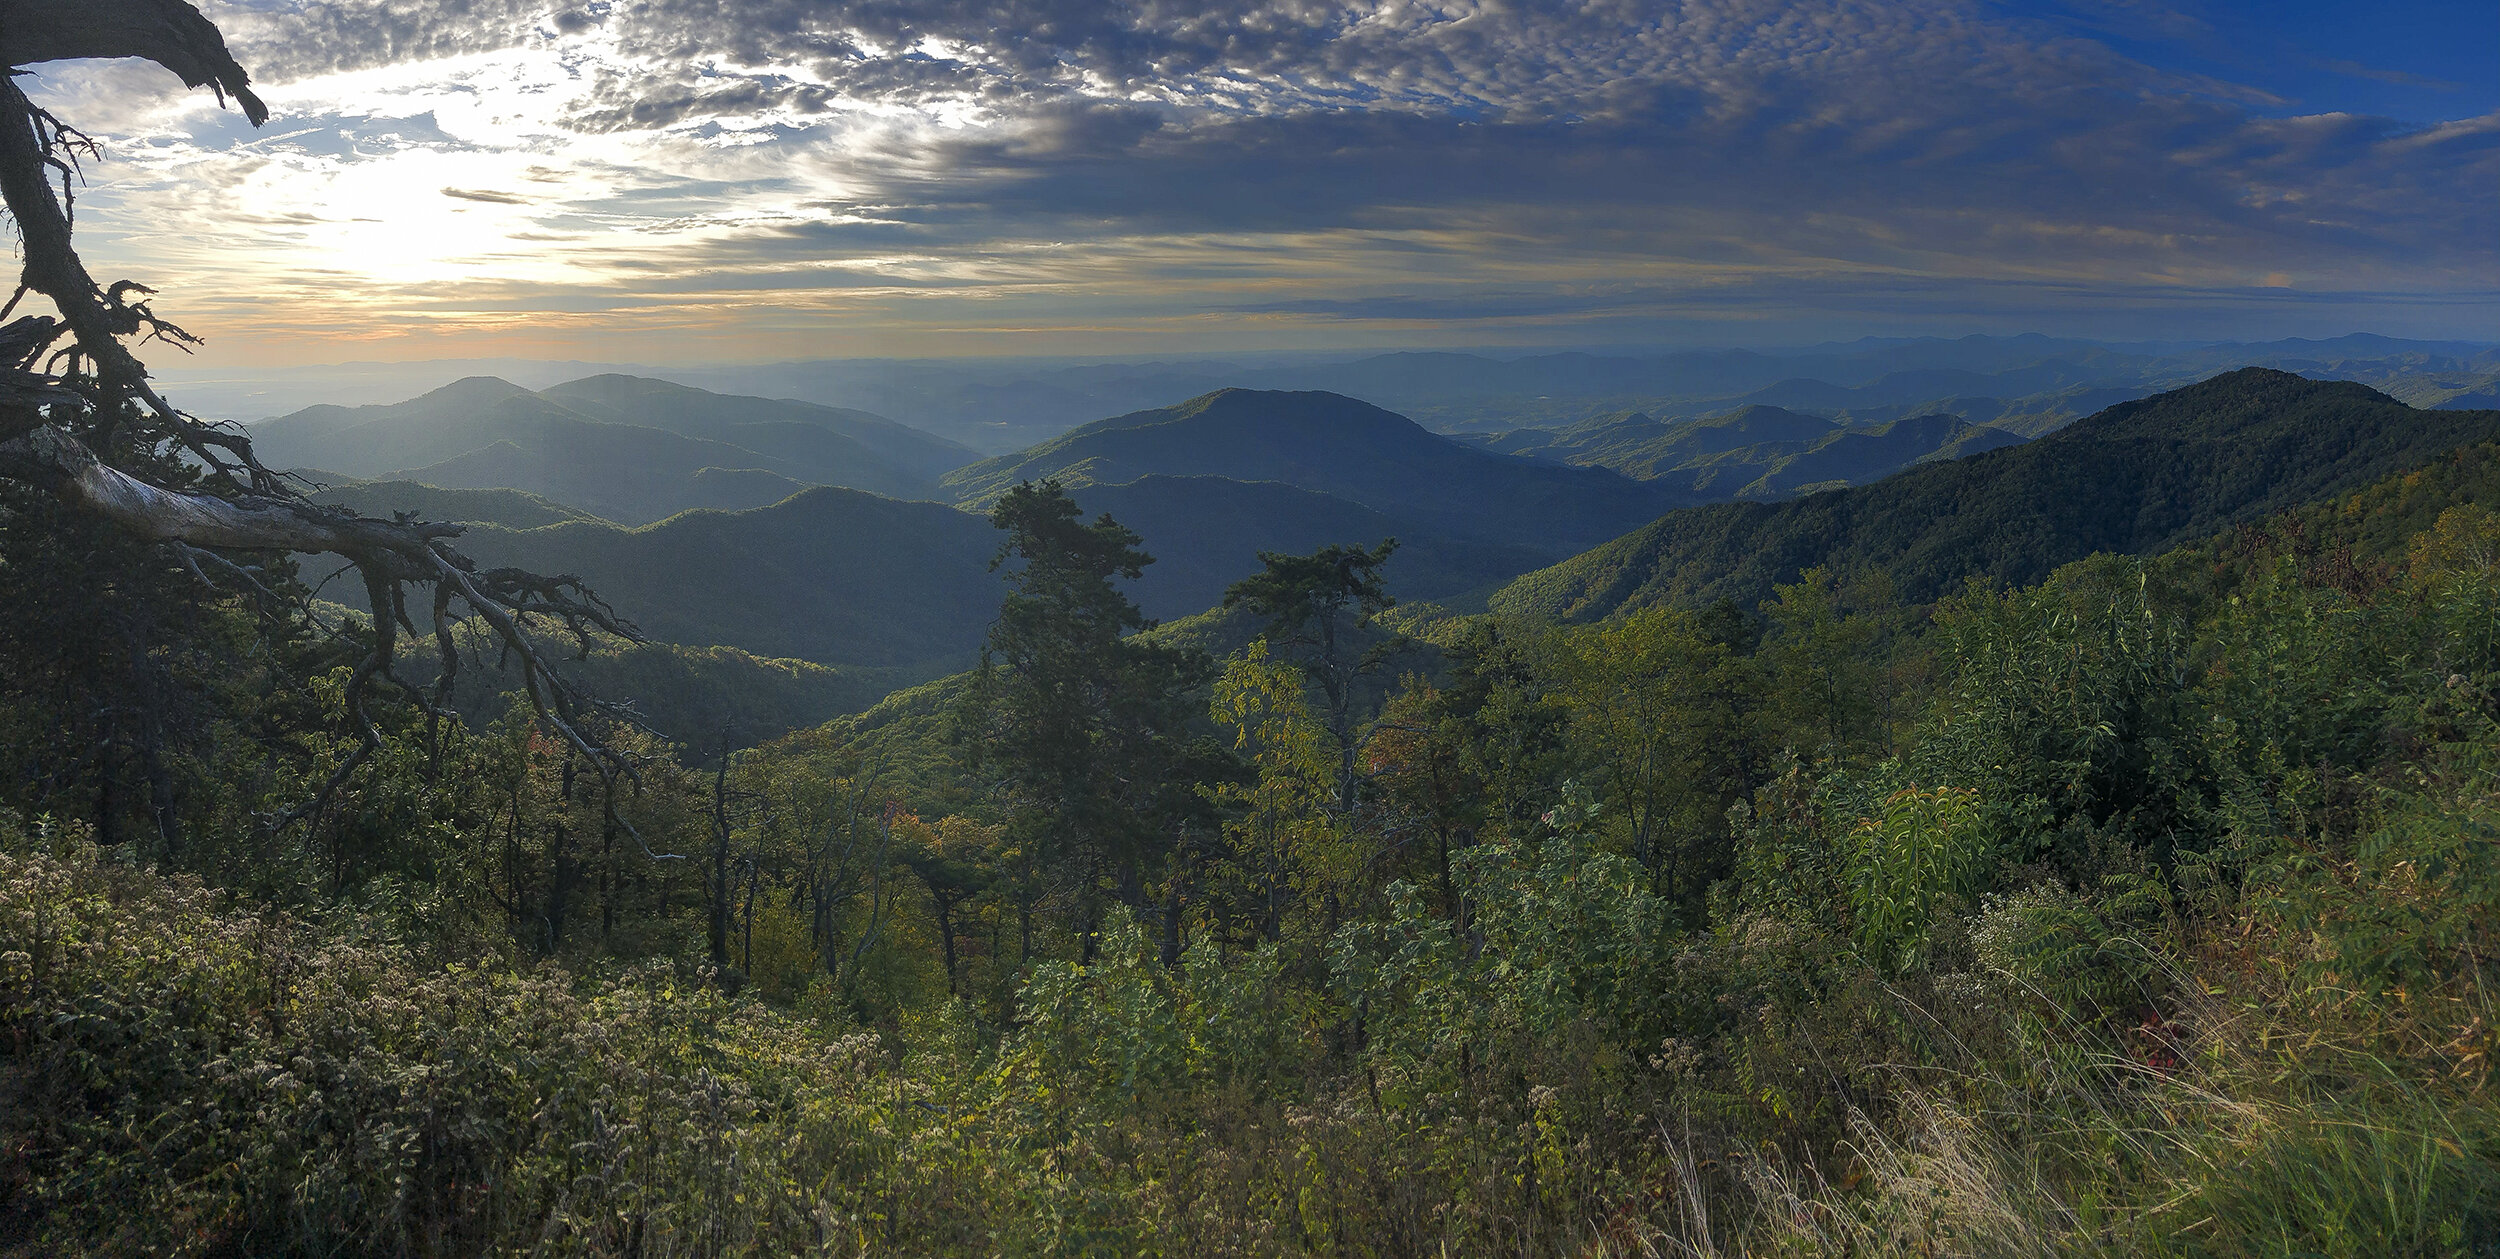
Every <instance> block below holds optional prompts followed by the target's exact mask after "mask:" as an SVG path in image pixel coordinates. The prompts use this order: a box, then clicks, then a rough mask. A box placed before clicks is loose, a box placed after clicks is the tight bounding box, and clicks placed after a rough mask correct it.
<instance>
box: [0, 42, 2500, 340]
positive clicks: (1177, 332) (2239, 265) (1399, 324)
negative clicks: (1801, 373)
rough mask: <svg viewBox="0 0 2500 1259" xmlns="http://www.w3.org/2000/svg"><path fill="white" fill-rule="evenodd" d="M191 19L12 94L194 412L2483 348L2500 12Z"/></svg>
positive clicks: (2493, 301)
mask: <svg viewBox="0 0 2500 1259" xmlns="http://www.w3.org/2000/svg"><path fill="white" fill-rule="evenodd" d="M568 5H569V6H571V7H568ZM201 7H202V8H203V10H204V11H206V12H207V13H208V14H209V15H210V17H212V18H213V19H214V20H216V22H217V23H218V24H219V25H220V26H221V27H222V28H223V29H224V30H225V32H226V34H227V37H228V42H229V45H230V46H231V47H232V49H233V50H234V52H235V54H236V56H237V58H238V59H239V60H240V61H241V62H242V63H243V64H244V66H245V67H246V68H247V69H248V70H249V71H250V72H251V74H252V77H253V80H254V82H255V84H256V85H258V86H259V87H260V90H261V93H262V95H263V96H264V98H265V99H266V100H267V102H268V104H269V106H270V108H271V110H272V113H273V116H272V118H271V119H270V121H269V123H268V125H267V126H265V127H262V128H260V129H258V130H255V129H253V128H252V127H250V126H249V125H248V124H247V123H246V122H245V121H244V119H243V118H242V117H241V115H240V114H238V113H236V112H234V111H232V110H227V109H221V108H220V107H219V106H218V103H217V101H216V100H215V99H214V98H213V97H212V96H211V95H210V94H209V93H208V92H206V91H205V90H202V91H195V92H185V91H184V90H183V89H182V88H181V85H180V83H179V82H178V81H177V80H175V79H174V78H173V77H172V76H171V75H169V74H167V73H165V72H164V71H162V70H159V69H157V68H156V67H154V66H152V65H149V64H147V63H144V62H136V61H118V62H78V63H59V64H54V65H48V66H44V67H40V68H39V70H38V73H37V75H36V76H35V77H34V78H33V80H31V81H30V90H31V91H33V92H34V94H35V95H36V96H37V98H38V100H39V101H40V102H42V103H44V104H46V105H47V106H48V107H50V108H52V109H53V111H54V112H55V113H56V114H58V115H59V116H61V117H62V118H63V119H64V120H66V121H68V122H69V123H71V124H72V125H74V126H77V127H79V128H80V129H82V130H83V131H85V132H87V133H88V134H89V135H91V136H93V137H95V138H96V139H97V140H99V141H100V142H101V143H102V155H101V156H100V157H99V158H96V159H92V160H89V161H88V162H86V163H85V165H84V171H83V173H84V176H85V180H86V183H85V185H84V186H83V187H81V188H80V189H79V196H78V200H77V224H78V229H79V239H80V241H81V247H82V249H83V250H84V251H85V253H86V255H87V257H88V261H89V263H90V265H91V268H92V269H93V270H94V271H95V272H96V273H97V274H98V276H99V278H100V279H102V280H105V281H106V282H110V281H111V280H114V279H120V278H130V279H136V280H141V281H144V282H146V283H148V284H149V285H151V286H152V287H155V288H157V289H159V290H160V291H161V294H162V295H161V296H160V297H159V298H158V299H157V303H156V305H157V309H158V311H159V313H160V314H162V315H165V316H166V317H168V318H171V319H173V320H174V321H176V322H178V323H181V324H182V325H184V326H185V327H187V328H189V329H190V330H191V331H193V332H195V333H199V334H201V335H204V336H206V337H207V338H208V339H209V345H208V347H207V348H206V349H205V350H203V351H202V355H201V362H202V364H231V365H238V366H246V367H248V366H253V365H265V366H280V365H288V364H302V363H330V362H342V361H351V360H360V359H377V360H399V359H409V360H413V359H428V358H451V357H470V356H512V357H524V358H534V357H543V358H570V359H587V360H597V361H630V362H641V363H654V364H665V363H701V362H751V361H773V360H787V359H800V358H840V357H871V356H908V357H923V356H927V357H942V356H955V355H987V354H1032V355H1043V354H1050V355H1177V354H1205V353H1221V352H1246V351H1254V350H1360V349H1369V348H1392V347H1411V346H1434V347H1467V346H1482V347H1520V348H1532V347H1559V346H1587V345H1605V346H1617V347H1620V346H1638V345H1657V346H1659V347H1661V348H1665V347H1675V346H1690V345H1768V344H1791V343H1801V342H1807V341H1816V340H1823V339H1831V338H1841V337H1849V336H1859V335H1870V334H1873V335H1895V334H1903V333H1936V334H1942V335H1959V334H1963V333H1969V332H2019V331H2046V332H2052V333H2060V334H2066V335H2079V336H2096V337H2103V338H2108V339H2117V340H2140V339H2208V338H2209V339H2217V340H2219V339H2254V338H2262V337H2274V336H2293V335H2306V336H2327V335H2335V334H2339V333H2343V332H2350V331H2373V332H2381V333H2387V334H2390V335H2397V336H2416V337H2429V338H2443V339H2444V338H2462V339H2477V340H2500V4H2493V3H2491V2H2490V0H2451V2H2447V3H2404V2H2394V3H2374V4H2369V5H2359V4H2352V3H2349V0H2346V2H2344V3H2325V2H2323V0H2277V2H2275V3H2267V4H2262V5H2261V4H2256V3H2231V4H2224V3H2210V4H2209V3H2199V2H2197V0H2185V2H2183V3H2179V4H2166V5H2164V4H2152V3H2144V2H2142V0H2030V2H2021V3H2017V2H2012V0H2003V2H2000V0H1887V2H1883V3H1827V4H1813V5H1797V4H1783V3H1772V2H1769V0H1633V2H1623V0H1582V2H1574V0H1554V2H1549V3H1525V2H1512V0H1445V2H1440V3H1418V2H1412V0H1386V2H1373V3H1364V2H1359V0H1341V2H1336V3H1329V2H1324V0H1234V2H1218V0H1202V2H1191V0H1129V2H1127V3H1099V2H1095V0H862V2H860V3H850V4H837V3H817V2H814V0H556V2H555V3H553V4H550V3H547V2H545V0H211V2H209V3H205V4H203V5H202V6H201Z"/></svg>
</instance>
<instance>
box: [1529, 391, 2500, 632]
mask: <svg viewBox="0 0 2500 1259" xmlns="http://www.w3.org/2000/svg"><path fill="white" fill-rule="evenodd" d="M2495 436H2500V411H2445V410H2441V411H2426V410H2416V409H2414V408H2412V407H2408V406H2406V405H2404V404H2403V403H2401V402H2398V401H2396V400H2395V399H2393V398H2389V397H2387V396H2386V395H2384V394H2381V393H2379V392H2377V391H2375V390H2372V389H2369V388H2367V387H2365V386H2362V385H2359V384H2353V383H2349V382H2321V381H2313V380H2308V379H2305V378H2303V377H2300V376H2296V375H2292V374H2290V373H2287V372H2279V371H2273V370H2269V369H2266V368H2243V369H2241V370H2238V371H2234V372H2228V373H2225V374H2223V375H2220V376H2216V377H2214V378H2212V379H2210V380H2206V381H2203V382H2200V383H2198V384H2195V385H2190V386H2187V387H2185V388H2181V389H2176V390H2172V391H2170V392H2167V393H2162V394H2158V395H2155V396H2153V397H2151V398H2147V399H2144V400H2142V401H2138V402H2128V403H2122V404H2120V405H2117V406H2114V407H2111V408H2109V409H2107V410H2105V411H2102V412H2100V413H2098V414H2096V415H2093V416H2091V417H2089V418H2087V419H2084V420H2081V421H2078V422H2077V423H2075V424H2073V425H2070V426H2068V427H2066V428H2063V429H2061V430H2059V431H2057V432H2055V433H2052V434H2050V435H2048V436H2046V437H2043V438H2040V439H2039V440H2037V441H2033V442H2030V443H2027V444H2024V445H2020V446H2013V447H2008V448H2004V449H1999V450H1993V451H1988V452H1985V453H1982V454H1977V455H1974V456H1972V457H1970V458H1967V459H1959V460H1953V461H1949V462H1938V463H1932V464H1926V465H1921V466H1918V467H1914V468H1911V469H1909V470H1907V471H1904V472H1902V473H1899V474H1898V475H1895V476H1892V477H1890V478H1887V479H1885V480H1882V481H1877V482H1875V483H1873V484H1871V485H1864V486H1858V487H1855V488H1851V489H1842V490H1835V491H1832V492H1829V493H1822V494H1815V495H1810V496H1807V497H1804V498H1799V499H1793V500H1789V501H1785V502H1777V503H1720V504H1713V505H1709V506H1703V507H1695V508H1688V509H1684V510H1681V511H1675V512H1670V513H1668V514H1667V515H1665V516H1662V517H1660V518H1659V519H1658V520H1657V521H1655V522H1653V523H1651V524H1649V525H1647V526H1645V527H1643V528H1641V529H1639V530H1637V531H1635V532H1633V533H1630V534H1627V535H1625V536H1623V537H1621V538H1618V539H1615V540H1614V541H1611V542H1608V543H1606V544H1604V545H1602V546H1599V547H1596V548H1593V549H1591V550H1590V551H1588V552H1586V553H1584V554H1581V555H1578V556H1575V557H1573V558H1572V559H1570V560H1567V561H1564V562H1563V563H1561V564H1557V565H1554V566H1553V567H1551V568H1546V569H1542V570H1539V571H1537V572H1533V573H1529V574H1527V575H1525V576H1522V577H1520V578H1519V579H1518V580H1516V581H1514V582H1512V583H1510V584H1509V585H1508V586H1505V587H1504V588H1503V589H1502V590H1501V591H1500V592H1499V593H1497V594H1496V595H1494V596H1493V599H1492V601H1491V602H1492V606H1493V608H1494V609H1495V610H1496V611H1501V612H1508V613H1514V614H1524V615H1532V616H1542V617H1551V618H1555V619H1561V620H1589V619H1595V618H1600V617H1604V616H1607V615H1610V614H1612V613H1614V612H1616V611H1620V610H1622V609H1625V608H1630V607H1639V606H1645V605H1649V604H1660V603H1679V604H1689V603H1694V602H1700V601H1707V600H1710V599H1713V598H1718V597H1722V596H1725V597H1729V598H1733V599H1735V600H1737V601H1738V602H1739V603H1741V604H1747V605H1750V604H1751V603H1752V602H1753V601H1755V600H1758V599H1760V598H1762V597H1764V596H1766V595H1768V594H1769V592H1770V588H1771V586H1772V584H1773V583H1776V582H1783V581H1790V580H1794V579H1795V577H1796V575H1797V573H1798V572H1800V571H1801V570H1803V569H1806V568H1810V567H1814V566H1818V565H1820V566H1828V567H1832V568H1835V569H1840V570H1857V569H1881V570H1883V571H1885V572H1888V573H1889V574H1891V575H1892V577H1893V578H1894V580H1895V582H1896V583H1897V585H1898V588H1899V592H1900V594H1901V596H1902V597H1904V598H1907V599H1912V600H1928V599H1933V598H1935V597H1937V596H1938V595H1941V594H1944V593H1946V592H1948V591H1949V590H1951V589H1952V588H1954V587H1955V586H1958V585H1959V584H1960V583H1961V582H1962V581H1963V580H1965V579H1966V578H1968V577H1971V576H1978V577H1984V578H1988V579H1992V580H1996V581H2002V582H2007V583H2026V582H2033V581H2037V580H2039V579H2040V578H2041V577H2042V576H2044V575H2046V574H2047V573H2048V572H2049V571H2051V570H2052V569H2054V568H2056V567H2057V566H2058V565H2060V564H2064V563H2067V562H2069V561H2072V560H2076V559H2081V558H2083V557H2085V556H2088V555H2090V554H2092V553H2093V552H2096V551H2113V552H2122V553H2133V554H2142V553H2148V552H2152V551H2158V550H2163V549H2167V548H2169V547H2173V546H2177V545H2180V544H2182V543H2184V542H2188V541H2192V540H2195V539H2196V538H2198V537H2202V536H2206V535H2209V534H2211V533H2213V532H2215V531H2217V530H2220V529H2223V528H2227V527H2229V526H2231V525H2233V524H2236V523H2239V522H2241V521H2246V520H2251V519H2255V518H2257V517H2260V516H2263V515H2266V514H2269V513H2271V512H2274V511H2277V510H2280V509H2283V508H2285V507H2289V506H2292V505H2295V504H2299V503H2304V502H2308V501H2311V500H2314V499H2318V498H2322V497H2325V496H2327V495H2330V494H2334V493H2339V492H2342V491H2345V490H2349V489H2352V488H2355V487H2358V486H2360V485H2363V484H2366V483H2368V482H2370V481H2373V480H2375V479H2377V478H2379V477H2383V476H2386V475H2388V474H2390V473H2392V472H2395V471H2398V470H2401V469H2403V468H2405V467H2409V466H2414V465H2418V464H2420V463H2422V462H2424V461H2426V460H2428V459H2429V458H2431V457H2432V456H2434V455H2435V454H2437V453H2439V452H2442V451H2445V450H2449V449H2452V448H2455V447H2458V446H2461V445H2464V444H2467V443H2469V442H2475V441H2483V440H2489V439H2491V438H2493V437H2495Z"/></svg>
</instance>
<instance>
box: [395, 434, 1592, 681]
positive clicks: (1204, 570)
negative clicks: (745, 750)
mask: <svg viewBox="0 0 2500 1259" xmlns="http://www.w3.org/2000/svg"><path fill="white" fill-rule="evenodd" d="M435 493H438V494H440V493H444V491H435ZM1072 493H1073V495H1074V497H1075V498H1076V501H1077V504H1078V506H1079V507H1081V508H1082V509H1083V510H1084V511H1086V512H1087V513H1088V514H1093V513H1103V512H1107V513H1109V514H1110V515H1112V516H1113V517H1115V518H1117V519H1118V520H1120V521H1121V522H1122V523H1124V524H1126V525H1128V526H1130V527H1131V528H1133V529H1136V530H1137V531H1138V533H1139V534H1140V535H1141V536H1142V537H1143V538H1144V539H1145V548H1146V550H1147V552H1148V553H1149V554H1151V555H1153V556H1155V557H1156V562H1155V563H1153V564H1151V565H1149V566H1148V567H1147V569H1146V575H1145V578H1144V579H1143V580H1142V581H1139V582H1136V583H1133V584H1132V585H1131V586H1130V590H1131V593H1132V594H1133V596H1134V597H1135V598H1136V599H1137V601H1138V603H1139V604H1140V606H1142V607H1143V608H1144V609H1145V610H1146V613H1147V614H1148V615H1149V616H1153V617H1157V618H1176V617H1183V616H1188V615H1191V614H1194V613H1197V612H1201V611H1204V610H1206V609H1207V608H1209V607H1212V606H1214V605H1215V604H1217V603H1219V602H1221V601H1222V599H1223V596H1224V589H1225V587H1227V586H1229V585H1230V584H1232V583H1233V582H1235V581H1238V580H1240V579H1241V578H1244V577H1247V576H1249V575H1251V574H1252V573H1255V572H1257V571H1258V569H1259V559H1258V553H1259V552H1260V551H1269V550H1272V551H1288V552H1305V553H1307V552H1309V551H1313V550H1316V549H1318V548H1319V547H1322V546H1326V545H1328V544H1330V543H1336V542H1359V543H1363V544H1367V545H1368V544H1371V543H1376V542H1379V541H1381V540H1382V539H1384V538H1387V537H1392V536H1394V537H1397V538H1398V539H1399V540H1400V546H1399V548H1398V551H1397V553H1396V554H1395V555H1393V556H1392V557H1391V558H1390V560H1389V563H1388V565H1387V566H1386V569H1385V575H1386V577H1387V580H1388V582H1389V584H1390V587H1391V589H1392V590H1393V591H1394V592H1395V593H1397V594H1398V595H1399V597H1401V598H1406V599H1432V598H1445V597H1449V596H1454V595H1458V594H1462V593H1467V592H1471V591H1480V590H1489V589H1491V588H1493V587H1495V586H1497V585H1498V584H1499V583H1501V582H1502V581H1505V580H1507V579H1509V578H1510V577H1512V576H1515V575H1517V574H1518V573H1521V572H1525V571H1527V570H1528V569H1531V568H1533V567H1535V566H1536V565H1538V564H1540V563H1542V562H1544V560H1545V558H1546V557H1545V556H1544V555H1543V554H1542V553H1540V552H1536V551H1531V550H1527V549H1525V548H1520V547H1510V546H1503V545H1501V544H1498V543H1486V542H1483V541H1480V540H1476V539H1456V538H1451V537H1448V536H1446V535H1437V534H1433V533H1430V532H1428V531H1419V530H1417V529H1416V528H1415V527H1414V526H1413V524H1412V522H1407V521H1397V520H1393V519H1391V518H1389V517H1387V516H1384V515H1382V514H1380V513H1378V512H1375V511H1372V510H1371V509H1369V508H1366V507H1363V506H1361V505H1359V504H1355V503H1349V502H1346V501H1344V500H1342V499H1336V498H1331V497H1329V496H1327V495H1323V494H1317V493H1313V492H1311V491H1308V490H1300V489H1295V488H1294V487H1292V486H1289V485H1283V484H1280V483H1276V482H1246V481H1234V480H1228V479H1224V478H1215V477H1208V478H1188V477H1166V476H1146V477H1141V478H1138V479H1136V480H1134V481H1128V482H1123V483H1120V484H1115V485H1086V486H1080V487H1077V488H1076V489H1075V490H1073V491H1072ZM507 510H509V508H508V507H507ZM999 541H1000V535H999V533H998V531H997V530H996V529H995V528H993V527H991V525H990V523H989V521H988V519H987V518H986V517H984V516H982V515H980V514H977V513H975V512H971V511H965V510H961V509H958V508H955V507H949V506H946V505H944V504H940V503H932V502H926V501H919V502H902V501H898V500H894V499H888V498H882V497H879V496H877V495H874V494H868V493H864V492H861V491H856V490H845V489H836V488H831V487H818V488H814V489H810V490H806V491H804V492H802V493H800V494H797V495H795V496H793V497H791V498H788V499H786V500H784V501H781V502H778V503H775V504H773V505H771V506H769V507H764V508H759V509H754V510H749V511H738V512H722V511H691V512H686V513H682V514H680V515H676V516H672V517H670V518H669V519H667V520H663V521H660V522H658V523H656V524H650V525H644V526H641V527H638V528H625V527H621V526H618V525H615V524H610V523H608V522H605V521H589V520H583V521H569V522H565V523H560V524H556V525H552V526H548V527H543V528H531V529H513V528H504V527H498V526H494V525H481V526H478V527H474V528H472V529H471V530H470V531H469V533H468V535H467V536H466V537H465V538H464V539H463V545H464V546H465V548H466V549H467V551H468V552H469V554H471V555H472V556H474V557H476V558H477V559H478V560H479V562H481V563H485V564H490V565H514V566H519V567H527V568H531V569H534V570H536V571H540V572H563V573H571V574H575V575H577V576H580V577H581V578H583V579H584V580H586V581H587V582H589V583H590V585H591V587H592V588H593V589H595V590H597V591H598V592H599V593H600V595H601V596H602V597H603V598H606V599H607V600H609V602H611V603H613V604H614V605H615V606H616V607H617V608H618V609H620V610H621V611H623V612H624V613H625V615H627V616H628V617H630V618H632V619H633V620H634V621H636V622H637V623H638V625H639V626H640V628H641V629H642V630H643V631H644V632H645V633H646V634H648V635H650V636H651V637H652V638H654V639H657V640H660V641H664V642H671V643H682V644H688V645H692V646H711V645H720V646H727V647H735V648H738V649H739V650H742V651H745V652H749V653H753V654H754V655H757V656H763V657H781V658H789V659H797V660H805V661H810V662H813V663H816V664H820V665H826V666H831V667H833V668H836V669H839V670H847V671H849V672H850V673H852V674H854V675H856V674H858V673H859V672H860V671H862V670H865V671H868V672H869V674H870V675H872V676H876V677H879V678H884V679H887V680H889V681H891V682H893V683H894V684H898V685H899V684H903V683H906V682H914V681H921V680H925V679H927V678H931V677H937V676H940V675H943V674H946V673H950V672H953V671H955V670H958V669H961V668H964V667H966V666H967V665H969V664H970V663H971V661H972V659H973V656H974V654H975V653H976V652H978V650H979V649H980V645H981V641H982V638H983V637H984V635H986V634H987V632H988V630H989V626H990V622H991V621H992V620H993V619H994V618H995V617H996V615H997V612H998V603H999V599H1000V598H1001V596H1002V595H1003V594H1004V593H1005V590H1006V587H1005V586H1004V585H1003V584H1002V582H1001V581H1000V579H999V577H998V576H997V574H995V573H993V572H991V571H990V561H991V559H992V557H994V556H995V555H997V553H998V547H999ZM868 698H873V696H869V697H868ZM862 702H863V703H864V702H865V700H864V699H863V700H862Z"/></svg>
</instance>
